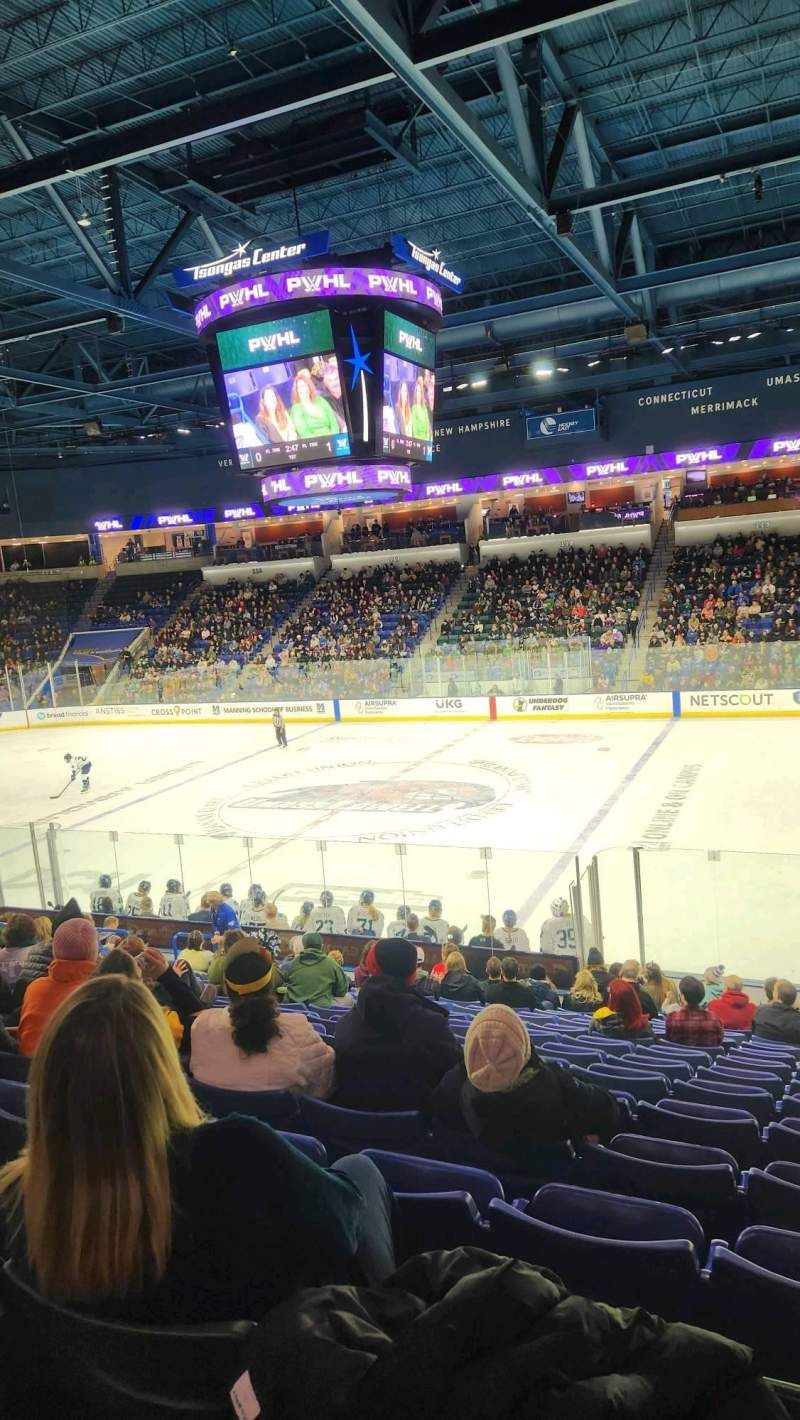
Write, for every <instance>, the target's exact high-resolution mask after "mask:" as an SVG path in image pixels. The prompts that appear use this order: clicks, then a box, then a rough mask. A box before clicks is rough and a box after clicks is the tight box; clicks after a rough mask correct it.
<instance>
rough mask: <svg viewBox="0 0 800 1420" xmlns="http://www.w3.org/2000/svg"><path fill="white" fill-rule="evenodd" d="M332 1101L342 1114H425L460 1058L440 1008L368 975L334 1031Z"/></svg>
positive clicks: (385, 978)
mask: <svg viewBox="0 0 800 1420" xmlns="http://www.w3.org/2000/svg"><path fill="white" fill-rule="evenodd" d="M335 1049H336V1081H337V1086H336V1096H335V1102H336V1104H339V1105H344V1106H345V1107H346V1108H347V1109H383V1110H386V1109H423V1110H425V1109H429V1108H430V1102H431V1091H432V1090H433V1089H434V1087H435V1086H436V1085H438V1083H439V1081H440V1080H441V1078H442V1076H443V1075H445V1074H446V1073H447V1071H448V1070H450V1069H451V1068H452V1066H453V1065H455V1064H457V1063H458V1061H459V1060H460V1059H461V1046H460V1045H459V1043H458V1041H457V1040H456V1038H455V1036H454V1035H453V1032H452V1031H451V1029H450V1026H449V1025H448V1021H447V1012H446V1010H445V1009H444V1007H443V1006H437V1004H436V1002H435V1001H432V1000H431V999H430V998H429V997H426V996H421V995H420V993H419V992H418V991H415V990H414V989H413V987H410V986H405V985H404V984H403V982H401V981H395V980H393V979H392V978H391V977H388V976H371V977H369V978H368V979H367V980H366V981H365V982H364V985H363V986H362V987H361V990H360V991H359V993H358V1000H357V1001H356V1004H355V1006H354V1007H353V1009H352V1011H348V1012H347V1014H346V1015H345V1016H344V1017H343V1018H342V1020H340V1021H339V1024H338V1025H337V1027H336V1039H335Z"/></svg>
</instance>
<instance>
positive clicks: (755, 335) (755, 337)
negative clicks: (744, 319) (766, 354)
mask: <svg viewBox="0 0 800 1420" xmlns="http://www.w3.org/2000/svg"><path fill="white" fill-rule="evenodd" d="M760 334H761V331H760V330H751V332H750V334H749V335H748V337H747V339H748V340H758V337H759V335H760Z"/></svg>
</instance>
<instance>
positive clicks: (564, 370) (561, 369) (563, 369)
mask: <svg viewBox="0 0 800 1420" xmlns="http://www.w3.org/2000/svg"><path fill="white" fill-rule="evenodd" d="M556 369H557V370H558V373H559V375H568V374H569V366H568V365H557V366H556Z"/></svg>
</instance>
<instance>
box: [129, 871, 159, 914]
mask: <svg viewBox="0 0 800 1420" xmlns="http://www.w3.org/2000/svg"><path fill="white" fill-rule="evenodd" d="M125 911H126V913H127V914H128V916H129V917H153V916H155V914H154V912H153V899H152V898H151V896H150V883H149V882H148V881H147V878H142V881H141V882H140V884H139V886H138V888H137V889H136V891H135V892H129V893H128V896H127V897H126V899H125Z"/></svg>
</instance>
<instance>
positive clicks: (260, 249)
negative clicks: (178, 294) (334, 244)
mask: <svg viewBox="0 0 800 1420" xmlns="http://www.w3.org/2000/svg"><path fill="white" fill-rule="evenodd" d="M329 247H330V232H309V234H308V235H307V236H300V237H298V238H297V241H295V242H284V243H281V245H280V246H278V247H264V246H261V244H260V243H259V242H257V241H255V240H254V239H253V238H252V237H251V238H250V240H249V241H247V242H240V243H239V245H238V246H237V247H234V249H233V251H232V252H231V253H230V255H229V256H221V257H217V258H215V260H214V261H204V262H198V264H197V265H196V266H179V267H177V268H176V269H175V270H174V271H173V273H172V274H173V276H174V278H175V280H176V282H177V284H178V285H179V286H196V285H198V284H199V283H200V282H201V281H220V280H225V278H226V277H228V276H238V275H239V274H240V273H241V272H248V271H263V269H264V268H265V267H267V266H277V265H278V263H279V262H281V261H297V260H298V258H299V259H300V260H301V261H305V260H306V259H307V258H308V257H311V256H324V255H325V253H326V252H327V251H328V249H329Z"/></svg>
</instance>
